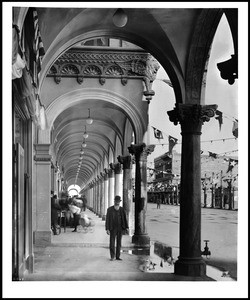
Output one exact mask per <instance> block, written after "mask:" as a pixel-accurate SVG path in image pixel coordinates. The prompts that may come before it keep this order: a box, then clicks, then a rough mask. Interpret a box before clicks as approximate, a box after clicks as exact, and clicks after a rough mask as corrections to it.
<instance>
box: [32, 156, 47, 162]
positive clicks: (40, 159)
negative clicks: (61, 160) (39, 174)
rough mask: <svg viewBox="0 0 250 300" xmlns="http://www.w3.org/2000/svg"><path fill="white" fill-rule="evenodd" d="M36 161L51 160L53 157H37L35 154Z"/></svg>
mask: <svg viewBox="0 0 250 300" xmlns="http://www.w3.org/2000/svg"><path fill="white" fill-rule="evenodd" d="M34 160H35V161H49V162H51V157H37V156H36V155H35V156H34Z"/></svg>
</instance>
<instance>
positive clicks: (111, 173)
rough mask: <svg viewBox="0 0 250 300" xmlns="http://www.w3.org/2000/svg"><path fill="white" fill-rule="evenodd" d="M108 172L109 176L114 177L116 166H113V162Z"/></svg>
mask: <svg viewBox="0 0 250 300" xmlns="http://www.w3.org/2000/svg"><path fill="white" fill-rule="evenodd" d="M107 173H108V176H109V178H113V177H114V174H115V172H114V168H113V163H111V164H110V169H107Z"/></svg>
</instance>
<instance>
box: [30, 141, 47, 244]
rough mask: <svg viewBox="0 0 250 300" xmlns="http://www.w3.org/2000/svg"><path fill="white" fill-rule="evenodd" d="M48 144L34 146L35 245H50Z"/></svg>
mask: <svg viewBox="0 0 250 300" xmlns="http://www.w3.org/2000/svg"><path fill="white" fill-rule="evenodd" d="M49 147H50V145H49V144H37V145H35V150H36V154H35V158H34V159H35V161H36V171H37V174H36V178H37V180H36V182H37V184H36V231H35V232H34V243H35V245H48V244H50V243H51V199H50V191H51V156H50V155H49Z"/></svg>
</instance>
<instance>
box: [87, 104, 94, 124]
mask: <svg viewBox="0 0 250 300" xmlns="http://www.w3.org/2000/svg"><path fill="white" fill-rule="evenodd" d="M88 110H89V116H88V118H87V119H86V122H87V124H89V125H91V124H92V123H93V119H92V118H91V117H90V108H88Z"/></svg>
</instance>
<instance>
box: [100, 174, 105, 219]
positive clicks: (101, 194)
mask: <svg viewBox="0 0 250 300" xmlns="http://www.w3.org/2000/svg"><path fill="white" fill-rule="evenodd" d="M99 178H100V218H102V220H105V218H104V214H105V211H104V173H103V172H101V173H100V177H99Z"/></svg>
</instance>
